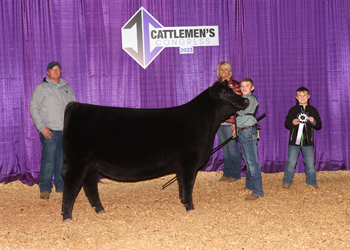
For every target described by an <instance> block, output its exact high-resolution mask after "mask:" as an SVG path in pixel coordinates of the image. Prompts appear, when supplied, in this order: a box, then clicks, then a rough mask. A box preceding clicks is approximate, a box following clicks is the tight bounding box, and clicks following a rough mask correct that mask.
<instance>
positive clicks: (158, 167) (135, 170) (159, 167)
mask: <svg viewBox="0 0 350 250" xmlns="http://www.w3.org/2000/svg"><path fill="white" fill-rule="evenodd" d="M95 166H96V168H97V170H98V171H99V172H101V173H102V174H104V175H106V176H108V177H110V178H113V179H116V180H121V181H137V180H143V179H151V178H155V177H159V176H163V175H166V174H171V173H175V172H176V171H177V170H178V167H176V166H175V165H174V164H171V163H170V164H166V163H164V164H157V163H153V164H139V163H133V162H132V161H131V162H130V163H128V164H113V165H112V164H109V163H106V162H97V163H96V165H95Z"/></svg>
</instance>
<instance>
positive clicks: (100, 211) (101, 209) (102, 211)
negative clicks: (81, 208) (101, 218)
mask: <svg viewBox="0 0 350 250" xmlns="http://www.w3.org/2000/svg"><path fill="white" fill-rule="evenodd" d="M92 209H94V210H95V211H96V213H98V214H100V213H105V209H104V208H103V207H92Z"/></svg>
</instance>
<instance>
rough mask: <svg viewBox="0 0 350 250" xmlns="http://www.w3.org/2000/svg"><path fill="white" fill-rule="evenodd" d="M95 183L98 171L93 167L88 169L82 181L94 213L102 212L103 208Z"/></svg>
mask: <svg viewBox="0 0 350 250" xmlns="http://www.w3.org/2000/svg"><path fill="white" fill-rule="evenodd" d="M97 185H98V171H97V170H95V169H89V171H88V173H87V174H86V177H85V179H84V182H83V187H84V192H85V195H86V196H87V197H88V199H89V202H90V204H91V206H92V208H93V209H95V211H96V213H103V212H105V210H104V208H103V206H102V204H101V201H100V196H99V194H98V187H97Z"/></svg>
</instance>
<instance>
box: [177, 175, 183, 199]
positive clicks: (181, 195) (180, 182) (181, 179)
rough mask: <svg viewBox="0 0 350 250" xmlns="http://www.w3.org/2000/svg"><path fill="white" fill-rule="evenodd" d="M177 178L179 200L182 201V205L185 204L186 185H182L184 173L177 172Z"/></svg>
mask: <svg viewBox="0 0 350 250" xmlns="http://www.w3.org/2000/svg"><path fill="white" fill-rule="evenodd" d="M176 178H177V183H178V185H179V198H180V199H181V203H182V204H184V185H182V184H183V178H182V173H181V172H177V173H176Z"/></svg>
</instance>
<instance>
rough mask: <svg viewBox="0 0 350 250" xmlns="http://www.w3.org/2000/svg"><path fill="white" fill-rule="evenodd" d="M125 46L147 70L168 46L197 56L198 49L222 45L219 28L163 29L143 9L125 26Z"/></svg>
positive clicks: (124, 48) (123, 34) (125, 49)
mask: <svg viewBox="0 0 350 250" xmlns="http://www.w3.org/2000/svg"><path fill="white" fill-rule="evenodd" d="M121 31H122V47H123V50H124V51H125V52H126V53H128V54H129V55H130V56H131V57H132V58H133V59H134V60H135V61H136V62H138V63H139V64H140V65H141V66H142V67H143V68H144V69H145V68H147V66H148V65H149V64H150V63H151V62H152V61H153V60H154V59H155V58H156V57H157V56H158V55H159V53H160V52H161V51H162V50H163V49H164V48H165V47H180V53H185V54H186V53H193V51H194V49H193V47H196V46H218V45H219V28H218V26H185V27H163V25H161V24H160V23H159V22H158V21H157V20H156V19H155V18H154V17H153V16H152V15H151V14H149V13H148V12H147V11H146V10H145V9H144V8H143V7H141V8H140V9H139V10H138V11H137V12H136V13H135V14H134V15H133V16H132V17H131V18H130V19H129V21H128V22H127V23H126V24H125V25H124V26H123V27H122V29H121Z"/></svg>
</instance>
